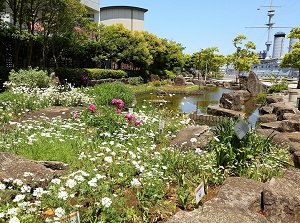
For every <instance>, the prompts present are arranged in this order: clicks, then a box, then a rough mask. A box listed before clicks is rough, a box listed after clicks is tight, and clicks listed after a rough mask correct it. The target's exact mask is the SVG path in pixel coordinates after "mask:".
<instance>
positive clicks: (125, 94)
mask: <svg viewBox="0 0 300 223" xmlns="http://www.w3.org/2000/svg"><path fill="white" fill-rule="evenodd" d="M86 93H87V94H89V95H91V96H95V98H94V100H95V103H96V104H97V105H111V100H112V99H114V98H117V99H121V100H123V101H124V103H125V107H129V106H130V105H131V104H132V103H133V102H134V96H133V91H132V90H131V89H130V88H129V87H127V86H125V85H124V84H123V83H119V82H114V83H103V84H100V85H97V86H94V87H90V88H87V89H86Z"/></svg>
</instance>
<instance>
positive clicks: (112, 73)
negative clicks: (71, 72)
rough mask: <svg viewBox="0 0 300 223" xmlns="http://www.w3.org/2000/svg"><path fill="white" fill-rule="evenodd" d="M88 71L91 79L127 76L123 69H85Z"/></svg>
mask: <svg viewBox="0 0 300 223" xmlns="http://www.w3.org/2000/svg"><path fill="white" fill-rule="evenodd" d="M85 70H86V71H87V75H88V79H89V80H100V79H106V78H113V79H121V78H125V77H127V74H126V72H125V71H123V70H113V69H97V68H95V69H88V68H86V69H85Z"/></svg>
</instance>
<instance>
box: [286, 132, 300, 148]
mask: <svg viewBox="0 0 300 223" xmlns="http://www.w3.org/2000/svg"><path fill="white" fill-rule="evenodd" d="M284 135H285V136H286V137H287V138H288V139H289V140H290V141H291V142H295V143H300V132H286V133H284ZM299 149H300V148H299Z"/></svg>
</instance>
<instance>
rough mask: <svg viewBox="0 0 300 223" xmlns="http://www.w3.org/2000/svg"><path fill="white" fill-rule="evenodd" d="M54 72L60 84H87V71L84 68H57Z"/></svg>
mask: <svg viewBox="0 0 300 223" xmlns="http://www.w3.org/2000/svg"><path fill="white" fill-rule="evenodd" d="M54 72H55V75H56V76H57V77H58V78H59V81H60V82H61V83H62V84H64V83H70V84H72V85H74V86H75V87H81V86H87V83H88V72H87V70H85V69H80V68H77V69H71V68H57V69H54Z"/></svg>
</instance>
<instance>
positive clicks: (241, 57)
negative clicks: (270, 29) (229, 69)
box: [228, 35, 259, 74]
mask: <svg viewBox="0 0 300 223" xmlns="http://www.w3.org/2000/svg"><path fill="white" fill-rule="evenodd" d="M246 39H247V37H246V36H244V35H238V36H237V37H235V38H234V40H233V45H234V47H235V48H236V52H234V53H233V54H232V56H230V57H228V59H230V60H231V61H230V62H231V63H233V67H234V69H236V70H237V71H238V74H240V72H242V71H250V69H251V64H252V63H259V60H258V56H257V54H256V53H255V52H254V50H255V49H256V46H255V44H254V43H253V42H252V41H248V42H246V43H245V44H243V41H244V40H246Z"/></svg>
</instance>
